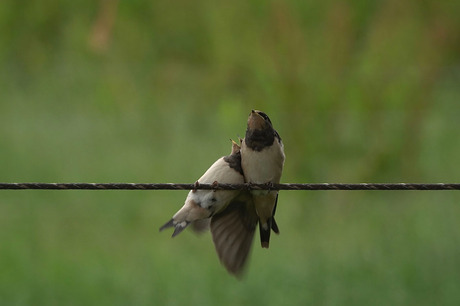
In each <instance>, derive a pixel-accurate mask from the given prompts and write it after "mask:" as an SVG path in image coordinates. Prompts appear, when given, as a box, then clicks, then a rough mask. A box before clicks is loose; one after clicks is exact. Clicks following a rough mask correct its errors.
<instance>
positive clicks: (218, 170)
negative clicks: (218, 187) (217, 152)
mask: <svg viewBox="0 0 460 306" xmlns="http://www.w3.org/2000/svg"><path fill="white" fill-rule="evenodd" d="M216 181H217V182H218V183H224V184H242V183H244V177H243V175H242V174H241V173H239V172H238V171H237V170H235V169H233V168H231V167H230V166H229V163H227V162H226V161H225V160H224V158H223V157H222V158H219V159H218V160H217V161H216V162H215V163H214V164H212V166H211V167H209V169H208V170H207V171H206V172H205V173H204V174H203V176H201V177H200V178H199V179H198V182H199V183H201V184H212V183H214V182H216Z"/></svg>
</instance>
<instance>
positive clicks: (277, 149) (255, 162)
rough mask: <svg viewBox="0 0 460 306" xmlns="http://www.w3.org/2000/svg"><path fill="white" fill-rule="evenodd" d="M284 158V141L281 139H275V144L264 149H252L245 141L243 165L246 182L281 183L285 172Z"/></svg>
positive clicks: (243, 145) (242, 150)
mask: <svg viewBox="0 0 460 306" xmlns="http://www.w3.org/2000/svg"><path fill="white" fill-rule="evenodd" d="M284 158H285V157H284V148H283V143H282V142H281V140H279V139H275V141H274V143H273V145H271V146H269V147H265V148H264V149H263V150H262V151H255V150H252V149H250V148H249V147H247V146H246V144H245V143H244V142H243V144H242V146H241V166H242V168H243V171H244V175H245V179H246V182H251V183H259V184H264V183H268V182H272V183H275V184H277V183H279V181H280V179H281V174H282V172H283V165H284Z"/></svg>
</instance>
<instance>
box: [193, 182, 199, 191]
mask: <svg viewBox="0 0 460 306" xmlns="http://www.w3.org/2000/svg"><path fill="white" fill-rule="evenodd" d="M198 187H200V182H198V181H196V182H195V184H193V190H192V192H196V190H197V189H198Z"/></svg>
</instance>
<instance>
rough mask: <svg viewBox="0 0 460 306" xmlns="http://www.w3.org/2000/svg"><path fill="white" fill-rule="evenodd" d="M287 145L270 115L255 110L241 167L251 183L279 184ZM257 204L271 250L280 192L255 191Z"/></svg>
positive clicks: (264, 239) (264, 241)
mask: <svg viewBox="0 0 460 306" xmlns="http://www.w3.org/2000/svg"><path fill="white" fill-rule="evenodd" d="M284 159H285V155H284V146H283V142H282V141H281V137H280V135H279V134H278V132H277V131H276V130H275V129H274V128H273V125H272V122H271V121H270V118H268V116H267V114H265V113H263V112H261V111H257V110H252V111H251V113H250V114H249V118H248V125H247V129H246V134H245V137H244V139H243V141H242V143H241V167H242V169H243V173H244V178H245V181H246V182H247V183H256V184H270V185H273V184H278V183H279V182H280V179H281V174H282V172H283V165H284ZM251 193H252V195H253V199H252V200H253V202H254V206H255V211H256V213H257V216H258V218H259V231H260V242H261V245H262V247H263V248H268V246H269V242H270V229H273V231H274V232H276V233H278V232H279V230H278V226H277V225H276V222H275V221H274V214H275V210H276V205H277V202H278V191H277V190H268V191H267V190H253V191H251Z"/></svg>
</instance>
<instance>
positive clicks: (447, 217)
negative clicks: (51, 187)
mask: <svg viewBox="0 0 460 306" xmlns="http://www.w3.org/2000/svg"><path fill="white" fill-rule="evenodd" d="M459 15H460V2H459V1H434V0H426V1H415V0H408V1H396V0H387V1H315V2H310V1H242V0H235V1H230V2H229V1H226V2H224V1H222V2H221V1H206V0H204V1H184V0H177V1H163V0H159V1H116V0H102V1H89V0H82V1H74V2H72V1H57V0H44V1H29V2H23V1H16V0H3V1H1V2H0V67H1V70H0V181H3V182H28V181H33V182H155V183H160V182H176V183H192V182H194V181H195V180H196V179H197V178H198V177H199V176H201V174H202V173H203V172H204V171H205V170H206V169H207V168H208V167H209V166H210V165H211V163H212V162H214V161H215V160H216V159H217V158H218V157H220V156H222V155H226V154H228V153H229V152H230V141H229V138H234V139H236V138H237V136H238V135H239V136H243V135H244V131H245V128H246V120H247V115H248V114H249V112H250V110H251V109H252V108H255V109H260V110H263V111H265V112H266V113H267V114H268V115H269V116H270V117H271V119H272V122H273V124H274V126H275V128H276V129H277V130H278V132H279V133H280V135H281V136H282V138H283V141H284V143H285V150H286V156H287V158H286V164H285V172H284V174H283V178H282V182H285V183H287V182H291V183H293V182H299V183H303V182H337V183H338V182H342V183H358V182H420V183H421V182H451V183H452V182H459V181H460V172H459V160H460V136H459V131H460V121H459V118H460V104H459V102H460V18H459V17H458V16H459ZM186 194H187V192H185V191H183V192H182V191H0V304H1V305H184V304H192V305H194V304H199V305H244V304H246V305H280V304H290V305H300V304H302V305H304V304H313V305H434V304H437V305H459V303H460V290H459V288H460V226H459V224H460V194H459V193H458V192H450V191H430V192H416V191H414V192H412V191H409V192H404V191H399V192H398V191H388V192H376V191H374V192H373V191H370V192H364V191H355V192H340V191H310V192H308V191H283V192H281V194H280V201H279V206H278V211H277V215H278V224H279V226H280V229H281V234H280V236H274V237H273V238H272V242H271V248H270V249H269V250H262V249H261V248H260V246H259V243H258V240H257V238H256V240H255V244H254V248H253V253H252V257H251V258H250V263H249V268H248V271H247V273H246V276H245V278H244V279H243V280H242V281H238V280H236V279H234V278H233V277H231V276H229V275H228V274H227V273H226V271H225V269H224V268H223V267H222V266H221V265H220V263H219V261H218V259H217V256H216V254H215V253H214V249H213V245H212V242H211V238H210V236H209V234H205V235H202V236H196V235H194V234H193V233H191V232H189V231H186V232H184V233H183V234H181V235H180V236H178V237H176V238H175V239H170V234H171V233H170V232H163V233H161V234H160V233H158V228H159V227H160V226H161V225H162V224H163V223H164V222H166V221H167V220H169V218H170V217H171V216H172V214H173V213H175V211H176V210H177V209H178V208H180V207H181V206H182V204H183V201H184V198H185V196H186Z"/></svg>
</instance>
